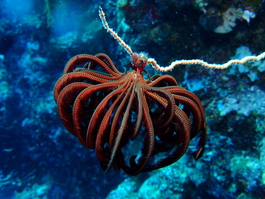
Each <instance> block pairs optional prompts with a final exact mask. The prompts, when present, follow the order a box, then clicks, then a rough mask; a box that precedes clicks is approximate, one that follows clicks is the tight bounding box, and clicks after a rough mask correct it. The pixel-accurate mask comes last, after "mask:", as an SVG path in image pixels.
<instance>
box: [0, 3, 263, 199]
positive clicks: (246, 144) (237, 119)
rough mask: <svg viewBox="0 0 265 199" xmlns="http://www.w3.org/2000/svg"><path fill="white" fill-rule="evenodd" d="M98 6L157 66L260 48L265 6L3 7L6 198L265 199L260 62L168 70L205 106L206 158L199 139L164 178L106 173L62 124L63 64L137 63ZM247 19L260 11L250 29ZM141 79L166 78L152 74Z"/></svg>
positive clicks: (1, 156) (1, 149)
mask: <svg viewBox="0 0 265 199" xmlns="http://www.w3.org/2000/svg"><path fill="white" fill-rule="evenodd" d="M99 6H101V7H102V8H103V10H104V12H105V14H106V17H107V20H108V23H109V25H110V27H111V28H113V30H114V31H116V32H117V33H118V35H119V36H120V37H121V38H122V39H123V40H124V41H125V42H126V43H127V44H128V45H129V46H130V47H131V48H132V50H133V51H134V52H146V53H148V56H149V57H150V58H155V59H156V61H157V62H158V63H159V64H160V65H162V66H166V65H169V64H170V63H171V62H172V61H175V60H182V59H202V60H205V61H207V62H209V63H219V64H221V63H224V62H227V61H228V60H230V59H241V58H243V57H244V56H250V55H258V54H260V53H262V52H264V51H265V40H264V38H265V20H264V14H265V6H264V2H263V1H253V2H250V1H244V0H241V1H224V2H223V3H219V1H213V0H209V1H206V0H204V1H193V0H192V1H188V0H181V1H180V0H167V1H164V0H157V1H140V0H135V1H128V2H127V1H122V0H118V1H112V0H110V1H106V0H102V1H95V0H84V1H80V0H78V1H70V0H61V1H59V0H44V1H39V2H37V1H33V0H24V1H22V0H13V1H10V0H2V1H1V2H0V16H1V20H0V99H1V100H0V198H1V199H15V198H23V199H29V198H34V199H35V198H56V199H57V198H63V199H68V198H69V199H72V198H73V199H74V198H82V199H83V198H86V199H88V198H89V199H92V198H95V199H101V198H139V199H140V198H141V199H145V198H146V199H147V198H148V199H149V198H154V199H155V198H159V199H161V198H181V199H186V198H187V199H189V198H218V199H219V198H254V199H255V198H265V177H264V176H265V138H264V130H265V120H264V119H265V102H264V99H265V61H264V60H260V61H256V62H253V61H252V62H248V63H246V64H243V65H233V66H230V67H228V68H227V69H224V70H215V69H207V68H205V67H201V66H198V65H188V66H184V65H181V66H178V67H177V68H175V69H174V70H173V71H169V72H166V73H165V74H170V75H172V76H174V78H176V79H177V81H178V83H179V85H180V86H182V87H184V88H186V89H188V90H189V91H191V92H193V93H195V94H196V96H197V97H198V98H199V99H200V100H201V103H202V105H203V107H204V110H205V115H206V121H207V141H206V147H205V153H204V155H203V157H202V158H201V159H199V160H198V161H195V160H194V159H193V157H192V156H191V152H192V151H194V148H195V144H196V142H194V141H192V142H191V143H190V147H189V149H188V150H187V152H186V154H185V155H184V156H183V157H182V158H181V159H180V160H179V161H177V162H176V163H174V164H172V165H170V166H168V167H165V168H163V169H160V170H157V171H154V172H149V173H141V174H140V175H138V176H134V177H130V176H128V175H126V174H125V173H124V172H123V171H115V170H114V169H113V170H111V171H110V172H109V173H108V174H104V172H103V171H102V169H101V167H100V163H99V161H98V160H97V156H96V154H95V151H94V150H91V149H88V148H85V147H83V146H82V145H81V143H80V142H79V140H78V139H77V138H76V137H74V136H73V135H71V134H70V133H69V132H68V131H67V130H66V128H65V127H64V126H63V124H62V122H61V120H60V117H59V115H58V110H57V105H56V103H55V101H54V97H53V88H54V85H55V83H56V81H57V80H58V78H59V77H61V76H62V73H63V69H64V66H65V64H66V63H67V61H68V60H69V59H70V58H71V57H73V56H75V55H77V54H83V53H86V54H92V55H95V54H97V53H106V54H107V55H108V56H109V57H110V58H111V59H112V60H113V62H114V64H115V65H116V67H117V68H118V69H119V70H120V71H121V72H125V71H126V70H127V69H126V67H127V66H128V64H129V63H130V55H129V54H128V53H127V52H126V51H125V50H124V49H123V48H122V47H121V46H120V45H119V44H118V42H117V41H116V40H115V39H113V37H112V36H111V35H110V34H109V33H108V32H107V31H106V30H105V29H104V28H103V26H102V23H101V21H100V17H99V16H98V8H99ZM232 8H233V10H232V11H231V12H233V16H230V15H229V16H228V13H226V11H227V10H228V9H232ZM237 9H238V10H237ZM246 11H249V12H250V14H253V15H249V16H251V17H250V18H249V21H247V19H248V18H247V17H248V15H247V14H248V13H247V12H246ZM231 12H230V14H231ZM254 14H255V16H254ZM235 15H236V17H235ZM224 16H226V17H232V18H233V17H234V18H233V19H227V18H226V17H224ZM246 18H247V19H246ZM229 20H230V21H229ZM218 27H219V28H218ZM216 28H218V29H216ZM220 29H221V30H222V31H223V32H221V33H220ZM145 70H146V72H147V73H148V74H149V75H150V76H152V75H154V74H156V73H159V74H161V75H163V73H162V72H158V71H156V70H155V69H154V68H152V67H151V66H150V65H148V66H146V68H145ZM144 77H145V78H147V79H148V76H147V75H146V74H145V73H144ZM195 141H196V140H195ZM131 150H133V149H131Z"/></svg>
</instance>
